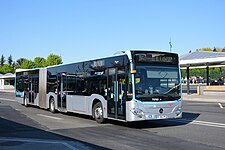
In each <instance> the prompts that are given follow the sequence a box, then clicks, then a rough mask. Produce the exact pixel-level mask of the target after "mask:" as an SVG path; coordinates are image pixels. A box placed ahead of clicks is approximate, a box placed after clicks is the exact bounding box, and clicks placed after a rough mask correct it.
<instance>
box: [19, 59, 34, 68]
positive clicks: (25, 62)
mask: <svg viewBox="0 0 225 150" xmlns="http://www.w3.org/2000/svg"><path fill="white" fill-rule="evenodd" d="M34 67H35V64H34V62H33V61H32V60H28V59H24V60H23V61H22V64H21V66H18V67H17V68H21V69H32V68H34Z"/></svg>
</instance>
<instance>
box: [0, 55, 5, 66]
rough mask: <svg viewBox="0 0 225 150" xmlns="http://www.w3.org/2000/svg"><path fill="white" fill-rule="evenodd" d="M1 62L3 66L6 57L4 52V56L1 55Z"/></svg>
mask: <svg viewBox="0 0 225 150" xmlns="http://www.w3.org/2000/svg"><path fill="white" fill-rule="evenodd" d="M0 63H1V66H3V65H4V63H5V57H4V56H3V54H2V57H1V60H0Z"/></svg>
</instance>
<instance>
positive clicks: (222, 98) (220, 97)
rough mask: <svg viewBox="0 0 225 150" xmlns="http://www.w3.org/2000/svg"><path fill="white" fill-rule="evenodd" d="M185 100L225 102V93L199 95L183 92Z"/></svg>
mask: <svg viewBox="0 0 225 150" xmlns="http://www.w3.org/2000/svg"><path fill="white" fill-rule="evenodd" d="M182 97H183V100H185V101H199V102H212V103H213V102H214V103H225V96H223V95H197V94H190V95H187V94H186V93H183V94H182Z"/></svg>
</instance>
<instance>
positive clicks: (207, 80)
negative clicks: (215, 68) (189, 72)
mask: <svg viewBox="0 0 225 150" xmlns="http://www.w3.org/2000/svg"><path fill="white" fill-rule="evenodd" d="M206 83H207V85H209V66H208V65H207V66H206Z"/></svg>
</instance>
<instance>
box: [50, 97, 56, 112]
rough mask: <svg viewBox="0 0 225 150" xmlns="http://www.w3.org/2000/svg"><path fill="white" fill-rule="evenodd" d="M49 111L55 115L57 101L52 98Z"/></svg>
mask: <svg viewBox="0 0 225 150" xmlns="http://www.w3.org/2000/svg"><path fill="white" fill-rule="evenodd" d="M49 110H50V112H52V113H55V112H56V111H55V101H54V98H51V99H50V102H49Z"/></svg>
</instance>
